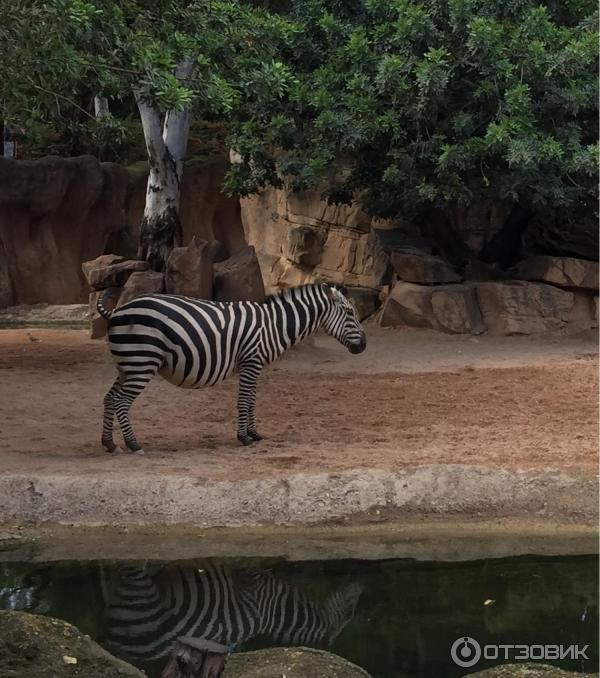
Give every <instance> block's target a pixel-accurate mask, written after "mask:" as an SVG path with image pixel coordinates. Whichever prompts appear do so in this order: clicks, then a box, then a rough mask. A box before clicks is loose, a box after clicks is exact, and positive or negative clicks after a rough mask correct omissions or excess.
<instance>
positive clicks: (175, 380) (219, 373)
mask: <svg viewBox="0 0 600 678" xmlns="http://www.w3.org/2000/svg"><path fill="white" fill-rule="evenodd" d="M234 371H235V364H230V365H226V366H223V367H222V368H221V369H218V367H215V366H212V369H211V367H210V366H209V367H208V368H207V366H206V365H199V366H198V368H197V369H195V370H191V371H190V370H189V369H188V370H187V371H186V366H185V365H181V364H179V365H176V366H175V369H173V366H172V365H171V364H170V363H169V362H166V363H165V364H164V365H163V366H162V367H161V368H160V369H159V370H158V374H159V375H160V376H161V377H162V378H163V379H164V380H165V381H168V382H169V383H170V384H173V385H174V386H179V387H180V388H202V387H203V386H213V385H214V384H218V383H219V382H221V381H223V380H224V379H227V377H229V376H230V375H231V374H232V373H233V372H234ZM186 372H187V373H186Z"/></svg>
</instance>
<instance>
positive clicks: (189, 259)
mask: <svg viewBox="0 0 600 678" xmlns="http://www.w3.org/2000/svg"><path fill="white" fill-rule="evenodd" d="M215 251H216V250H215ZM165 289H166V291H167V294H181V295H183V296H185V297H194V298H196V299H212V295H213V261H212V259H211V257H210V256H209V250H208V243H207V242H206V240H200V239H199V238H197V237H196V236H194V237H193V238H192V241H191V242H190V244H189V245H188V246H187V247H175V248H174V249H173V251H172V252H171V254H170V255H169V258H168V260H167V269H166V271H165Z"/></svg>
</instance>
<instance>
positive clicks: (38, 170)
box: [0, 156, 245, 307]
mask: <svg viewBox="0 0 600 678" xmlns="http://www.w3.org/2000/svg"><path fill="white" fill-rule="evenodd" d="M226 169H227V165H226V161H225V160H215V161H212V162H210V163H207V162H206V161H190V162H188V163H186V166H185V171H184V176H183V185H182V197H181V220H182V228H183V234H184V243H188V242H189V241H190V240H191V239H192V237H193V236H194V235H197V236H199V237H200V238H202V239H203V240H207V241H209V242H212V241H214V240H215V239H217V240H220V241H222V242H223V243H224V245H225V249H226V251H227V254H228V255H231V254H235V253H236V252H238V251H239V250H241V249H242V248H243V247H244V246H245V240H244V232H243V228H242V224H241V220H240V206H239V201H238V200H235V199H232V198H228V197H226V196H224V195H223V194H222V193H221V192H220V186H221V183H222V179H223V174H224V172H225V171H226ZM146 177H147V168H146V165H145V163H139V164H137V165H134V166H131V167H122V166H120V165H117V164H114V163H100V162H98V161H97V160H96V159H95V158H93V157H91V156H82V157H78V158H58V157H47V158H42V159H40V160H35V161H15V160H9V159H5V158H0V307H6V306H11V305H15V304H34V303H38V302H48V303H51V304H69V303H78V302H84V301H86V300H87V298H88V292H89V289H88V285H87V283H86V281H85V278H84V277H83V274H82V271H81V263H82V262H83V261H88V260H90V259H94V258H95V257H97V256H99V255H101V254H103V253H109V252H111V253H116V254H120V255H123V256H125V257H131V256H133V255H135V252H136V249H137V240H138V232H139V225H140V223H141V219H142V214H143V209H144V201H145V193H146Z"/></svg>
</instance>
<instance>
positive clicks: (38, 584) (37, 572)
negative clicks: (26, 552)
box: [0, 564, 50, 614]
mask: <svg viewBox="0 0 600 678" xmlns="http://www.w3.org/2000/svg"><path fill="white" fill-rule="evenodd" d="M49 585H50V576H49V573H48V571H47V570H45V569H40V568H39V567H37V568H36V567H31V566H25V568H24V569H22V570H17V571H15V569H14V568H13V567H9V566H7V565H2V564H0V610H22V611H27V612H32V613H34V614H45V613H46V612H48V611H49V609H50V601H49V597H48V595H47V592H48V587H49Z"/></svg>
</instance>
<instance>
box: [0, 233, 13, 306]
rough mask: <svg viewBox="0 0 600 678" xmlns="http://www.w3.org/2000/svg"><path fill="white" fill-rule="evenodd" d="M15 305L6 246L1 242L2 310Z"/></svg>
mask: <svg viewBox="0 0 600 678" xmlns="http://www.w3.org/2000/svg"><path fill="white" fill-rule="evenodd" d="M14 303H15V293H14V290H13V287H12V281H11V279H10V275H9V271H8V259H7V256H6V250H5V249H4V244H3V243H2V241H1V240H0V308H6V307H7V306H12V305H13V304H14Z"/></svg>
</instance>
